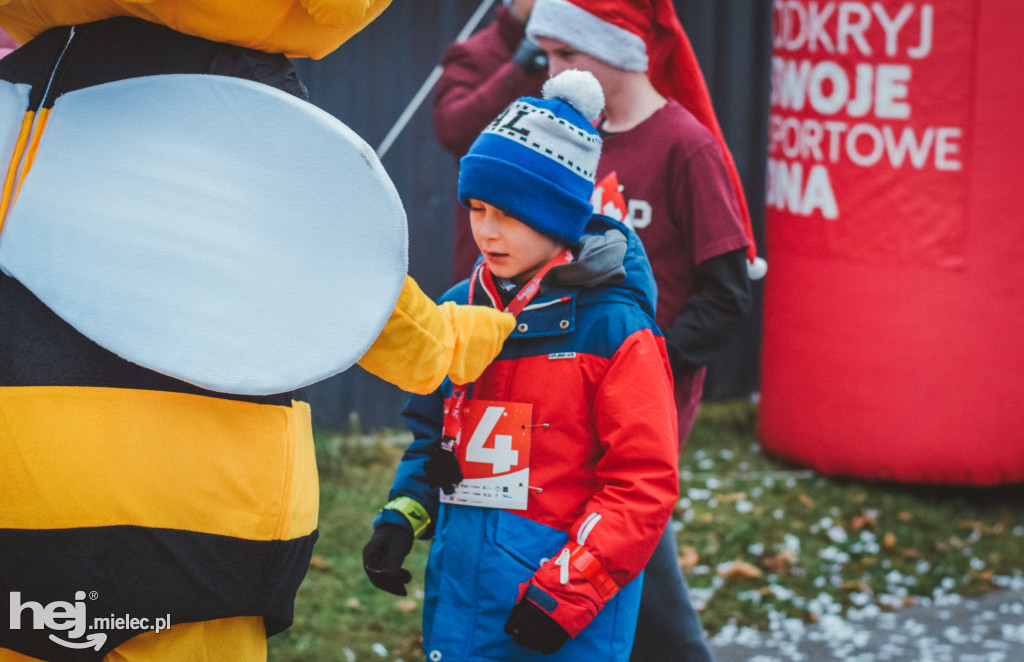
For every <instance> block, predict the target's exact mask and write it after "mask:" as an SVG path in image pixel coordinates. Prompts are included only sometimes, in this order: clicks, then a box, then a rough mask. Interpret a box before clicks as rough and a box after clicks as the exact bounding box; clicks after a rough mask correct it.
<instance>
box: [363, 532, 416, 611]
mask: <svg viewBox="0 0 1024 662" xmlns="http://www.w3.org/2000/svg"><path fill="white" fill-rule="evenodd" d="M412 541H413V535H412V529H411V528H410V527H406V526H402V525H400V524H392V523H391V522H384V523H383V524H381V525H380V526H378V527H377V528H376V529H374V530H373V537H372V538H370V542H368V543H366V547H363V570H365V571H366V576H367V577H369V578H370V582H371V583H372V584H373V585H374V586H376V587H377V588H379V589H381V590H383V591H387V592H388V593H394V594H395V595H405V585H406V584H408V583H409V580H411V579H412V574H411V573H410V572H409V571H408V570H406V569H405V568H403V567H402V561H404V560H405V557H406V556H407V555H408V554H409V551H410V550H412Z"/></svg>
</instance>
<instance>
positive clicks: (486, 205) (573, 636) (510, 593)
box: [363, 71, 679, 662]
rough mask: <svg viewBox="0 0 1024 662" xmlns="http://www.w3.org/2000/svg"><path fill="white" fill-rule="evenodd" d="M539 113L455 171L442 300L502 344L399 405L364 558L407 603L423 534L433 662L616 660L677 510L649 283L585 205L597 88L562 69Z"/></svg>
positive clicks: (497, 132) (517, 117)
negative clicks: (462, 235)
mask: <svg viewBox="0 0 1024 662" xmlns="http://www.w3.org/2000/svg"><path fill="white" fill-rule="evenodd" d="M544 97H545V98H544V99H537V98H532V97H523V98H520V99H518V100H517V101H515V102H513V104H512V105H510V106H509V107H508V108H507V109H506V110H505V112H504V113H502V114H501V115H500V116H499V117H498V118H497V119H495V120H494V121H493V122H492V123H491V124H490V125H489V126H488V127H487V128H486V129H485V130H484V132H483V133H482V134H481V135H480V136H479V137H478V138H477V140H476V141H475V142H474V144H473V146H472V147H471V148H470V150H469V152H468V154H467V155H466V156H465V157H463V158H462V160H461V167H460V174H459V198H460V200H461V202H462V203H463V204H464V205H466V206H467V207H469V209H470V220H471V225H472V229H473V234H474V238H475V240H476V242H477V245H478V246H479V248H480V251H481V253H482V260H481V261H480V262H479V263H478V265H477V267H476V269H475V271H474V273H473V276H472V278H470V279H469V280H467V281H464V282H462V283H460V284H458V285H456V286H455V287H453V288H452V289H451V290H450V291H449V292H447V293H446V294H445V295H444V296H443V297H442V299H443V300H445V301H455V302H458V303H468V302H473V303H479V304H484V305H491V306H494V307H496V308H499V309H502V310H506V311H508V312H511V313H513V314H515V315H516V317H517V327H516V330H515V331H514V332H513V333H512V335H511V336H510V337H509V339H508V340H507V341H506V343H505V346H504V349H503V350H502V352H501V353H500V354H499V356H498V358H497V359H496V360H495V361H494V362H493V363H492V364H491V365H490V367H488V368H487V369H486V370H485V371H484V373H483V374H482V375H481V376H480V378H479V379H477V380H476V381H475V382H474V383H472V384H468V385H455V384H452V383H451V382H450V381H449V382H446V383H445V384H444V385H442V387H441V388H440V389H438V390H437V391H435V392H434V393H432V394H430V395H426V396H413V397H412V398H410V400H409V402H408V404H407V406H406V408H405V410H404V412H403V415H404V417H405V419H406V421H407V423H408V425H409V427H410V429H411V430H412V432H413V433H414V436H415V441H414V442H413V443H412V445H411V446H410V447H409V449H408V450H407V451H406V453H405V455H404V456H403V458H402V461H401V463H400V465H399V467H398V471H397V476H396V478H395V481H394V484H393V486H392V490H391V494H390V499H391V501H390V502H389V503H388V504H387V505H386V506H385V508H384V510H383V511H382V512H381V514H380V515H379V516H378V517H377V518H376V519H375V521H374V534H373V537H372V539H371V540H370V542H369V543H368V544H367V545H366V548H365V549H364V551H363V559H364V567H365V569H366V572H367V574H368V576H369V577H370V580H371V581H372V582H373V583H374V585H376V586H377V587H379V588H382V589H384V590H386V591H390V592H392V593H395V594H398V595H404V594H405V586H404V584H405V583H406V582H408V581H409V580H410V578H411V576H410V574H409V572H408V571H406V570H404V569H402V567H401V566H402V562H403V560H404V558H405V556H406V555H407V554H408V552H409V550H410V549H411V547H412V543H413V540H414V537H417V536H418V537H427V536H430V535H431V534H432V535H433V537H434V542H433V545H432V547H431V551H430V560H429V562H428V566H427V578H426V599H425V603H424V615H423V637H424V650H425V651H426V652H427V655H428V659H429V660H432V661H434V662H437V661H441V660H443V661H444V662H450V661H453V660H460V661H470V662H485V661H492V662H497V661H502V662H508V661H514V660H527V659H535V658H536V657H537V652H536V651H539V652H540V653H542V654H545V655H549V656H550V657H549V658H546V659H552V660H622V661H625V660H628V659H629V654H630V649H631V647H632V643H633V633H634V630H635V627H636V617H637V616H636V615H637V606H638V603H639V600H640V586H641V580H640V578H639V576H640V574H641V572H642V569H643V567H644V565H645V564H646V562H647V560H648V558H649V557H650V555H651V552H652V551H653V549H654V547H655V545H656V544H657V542H658V539H659V538H660V537H661V534H662V531H663V530H664V528H665V525H666V524H667V522H668V519H669V514H670V512H671V510H672V506H673V504H674V503H675V501H676V498H677V494H678V488H679V483H678V475H677V469H676V465H677V457H676V448H677V445H676V414H675V407H674V404H673V399H672V378H671V372H670V367H669V363H668V359H667V356H666V353H665V343H664V340H663V338H662V336H661V334H660V332H659V331H658V329H657V327H656V326H655V323H654V302H655V298H656V293H655V287H654V279H653V275H652V273H651V269H650V266H649V264H648V262H647V258H646V255H645V253H644V250H643V248H642V246H641V244H640V242H639V240H638V238H637V236H636V234H635V233H634V232H633V231H632V230H630V229H628V228H627V227H626V226H625V225H623V224H621V223H619V222H617V221H615V220H612V219H610V218H607V217H604V216H598V215H594V214H593V209H592V206H591V203H590V198H591V194H592V192H593V188H594V173H595V171H596V169H597V161H598V159H599V157H600V145H601V140H600V137H599V136H598V135H597V133H596V132H595V131H594V129H593V128H592V127H591V125H590V123H589V121H588V120H591V119H593V118H595V117H596V116H597V114H598V113H599V112H600V110H601V107H602V106H603V103H604V100H603V95H602V93H601V89H600V85H599V84H598V83H597V81H596V79H595V78H594V77H593V76H592V75H591V74H589V73H584V72H578V71H568V72H564V73H563V74H561V75H559V76H557V77H555V78H553V79H551V80H550V81H548V83H547V84H545V87H544ZM438 488H440V489H438Z"/></svg>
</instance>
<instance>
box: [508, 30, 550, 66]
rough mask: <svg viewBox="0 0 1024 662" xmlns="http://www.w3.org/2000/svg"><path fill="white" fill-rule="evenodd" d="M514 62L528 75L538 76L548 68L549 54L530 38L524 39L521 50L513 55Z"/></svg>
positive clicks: (520, 46) (520, 43)
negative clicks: (537, 74)
mask: <svg viewBox="0 0 1024 662" xmlns="http://www.w3.org/2000/svg"><path fill="white" fill-rule="evenodd" d="M512 61H513V62H515V63H516V64H518V65H519V66H520V67H522V69H523V71H525V72H526V73H528V74H536V73H540V72H541V71H544V70H545V69H547V68H548V54H547V53H546V52H544V49H543V48H541V47H540V46H538V45H537V44H536V43H535V42H533V41H530V38H529V37H523V40H522V41H521V42H519V48H517V49H516V52H515V53H514V54H513V55H512Z"/></svg>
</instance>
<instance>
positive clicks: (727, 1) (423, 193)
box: [295, 0, 771, 430]
mask: <svg viewBox="0 0 1024 662" xmlns="http://www.w3.org/2000/svg"><path fill="white" fill-rule="evenodd" d="M499 1H500V0H499ZM479 5H480V0H435V1H432V2H416V1H412V0H395V1H394V3H393V4H392V6H391V7H390V8H388V9H387V10H386V11H385V12H384V13H383V14H382V15H381V17H380V18H379V19H377V20H376V21H375V22H374V23H372V24H370V26H369V27H367V28H366V29H365V30H364V31H363V32H361V33H359V34H358V35H356V36H355V37H353V38H352V39H351V40H350V41H349V42H347V43H346V44H344V45H343V46H342V47H341V48H339V49H338V50H337V51H335V52H334V53H332V54H331V55H329V56H327V57H325V58H324V59H322V60H318V61H312V60H306V59H302V60H296V62H295V65H296V68H297V69H298V72H299V76H300V78H301V79H302V80H303V82H305V84H306V86H307V87H308V89H309V93H310V99H311V100H312V102H313V103H315V104H316V105H318V106H320V107H321V108H323V109H325V110H326V111H328V112H330V113H331V114H333V115H334V116H335V117H337V118H338V119H340V120H341V121H342V122H344V123H345V124H347V125H348V126H349V127H351V128H352V129H353V130H354V131H355V132H356V133H358V134H359V135H360V136H362V137H363V139H364V140H366V142H367V143H369V144H370V145H371V146H372V147H374V148H377V147H378V146H379V145H380V144H381V142H382V141H383V140H384V138H385V136H386V135H387V133H388V131H389V130H390V129H391V127H392V126H393V125H394V123H395V122H396V120H398V118H399V116H400V115H401V113H402V111H403V110H404V109H405V107H406V105H407V104H408V103H409V101H410V100H411V99H412V98H413V96H414V95H415V94H416V92H417V90H419V89H420V86H421V85H422V84H423V82H424V80H426V79H427V77H428V76H429V75H430V73H431V71H432V70H433V69H434V67H435V65H436V64H437V63H438V62H440V60H441V56H442V54H443V53H444V49H445V48H446V47H447V46H448V44H450V43H451V42H452V41H453V40H454V39H455V37H456V36H457V35H458V34H459V32H460V31H461V30H462V27H463V26H464V25H465V24H466V22H467V21H468V20H469V19H470V17H471V16H472V15H473V13H474V11H475V10H476V9H477V7H478V6H479ZM676 9H677V11H678V14H679V18H680V20H681V22H682V24H683V27H684V28H686V31H687V33H688V35H689V37H690V41H691V42H692V44H693V48H694V50H695V52H696V53H697V58H698V60H699V61H700V63H701V67H702V69H703V71H704V74H705V77H706V78H707V81H708V87H709V89H710V91H711V97H712V101H713V102H714V105H715V109H716V111H717V113H718V117H719V121H720V122H721V124H722V130H723V132H724V133H725V138H726V141H727V142H728V144H729V146H730V149H731V150H732V153H733V158H734V159H735V160H736V165H737V167H738V169H739V172H740V177H741V178H742V180H743V184H744V188H745V190H746V193H747V198H748V201H749V204H750V210H751V215H752V217H753V224H754V231H755V236H756V239H757V240H758V244H759V251H760V253H761V254H762V255H765V254H766V251H765V250H764V245H763V219H764V204H763V200H764V186H765V172H764V166H765V162H766V144H767V139H766V131H767V121H768V120H767V118H768V105H769V95H770V89H769V84H770V81H769V63H770V57H771V26H770V21H771V1H770V0H676ZM492 16H493V9H492V10H491V11H490V12H488V14H487V16H486V17H485V18H484V20H483V22H482V23H481V25H485V24H486V23H488V22H489V21H490V20H491V17H492ZM431 99H432V96H428V97H427V98H426V100H425V101H424V102H423V104H422V106H421V107H420V108H419V110H418V112H417V113H416V114H415V115H414V116H413V118H412V120H411V121H410V122H409V124H408V125H407V126H406V127H405V130H404V131H403V132H402V134H401V135H400V136H399V138H398V139H397V140H396V141H395V143H394V144H393V145H392V146H391V147H390V149H389V151H388V153H387V154H386V155H385V157H384V159H383V163H384V167H385V168H386V169H387V171H388V173H389V174H390V175H391V178H392V179H393V180H394V182H395V185H396V187H397V188H398V191H399V193H400V195H401V196H402V200H403V202H404V204H405V208H406V212H407V214H408V218H409V272H410V273H411V274H412V276H413V277H414V278H415V279H416V280H417V281H418V282H419V283H420V285H421V286H422V287H423V289H424V291H426V292H427V294H429V295H431V296H437V295H440V294H441V293H442V292H443V291H444V290H445V289H446V288H447V287H448V285H449V284H450V280H451V274H450V264H451V245H452V236H453V231H452V218H453V214H454V208H455V205H456V204H457V202H456V200H455V182H456V178H457V169H456V164H455V161H454V159H453V158H452V157H451V155H449V154H448V153H447V152H445V151H444V149H443V148H442V147H441V146H440V145H439V144H438V142H437V140H436V139H435V138H434V134H433V129H432V128H431V110H430V106H431ZM366 222H367V223H373V219H372V218H368V219H366ZM761 289H762V284H760V283H759V284H756V285H755V309H754V312H753V313H752V314H751V315H750V316H749V317H748V318H747V320H746V321H745V323H744V325H743V327H742V329H741V330H740V332H739V333H738V334H737V337H736V338H735V339H734V340H733V342H732V343H731V344H730V346H729V347H728V348H727V349H726V350H724V351H723V352H722V353H721V354H720V355H719V357H718V358H717V359H716V360H715V362H714V363H713V364H712V365H711V366H709V369H708V381H707V384H706V386H705V398H715V399H722V398H736V397H747V396H749V395H751V394H752V393H754V392H756V391H757V389H758V373H759V348H760V332H761ZM307 395H308V398H309V401H310V404H311V405H312V407H313V422H314V425H315V426H316V427H317V428H318V429H334V430H337V429H347V428H348V427H349V426H350V425H351V424H352V422H353V421H356V420H357V421H358V423H359V425H360V427H361V428H362V429H363V430H373V429H378V428H383V427H399V426H401V419H400V418H399V415H398V412H399V410H400V409H401V406H402V404H403V402H404V400H405V395H404V394H403V393H402V392H401V391H399V390H398V389H397V388H395V387H393V386H391V385H389V384H386V383H384V382H382V381H381V380H379V379H377V378H375V377H373V376H372V375H369V374H367V373H366V372H364V371H362V370H361V369H360V368H358V367H354V368H352V369H351V370H349V371H347V372H345V373H343V374H341V375H338V376H336V377H333V378H331V379H328V380H325V381H324V382H321V383H319V384H315V385H313V386H311V387H309V389H308V392H307Z"/></svg>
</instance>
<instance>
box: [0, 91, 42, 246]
mask: <svg viewBox="0 0 1024 662" xmlns="http://www.w3.org/2000/svg"><path fill="white" fill-rule="evenodd" d="M35 116H36V114H35V113H34V112H33V111H31V110H30V111H28V112H27V113H25V117H24V118H23V119H22V120H21V131H20V132H19V133H18V138H17V140H16V141H15V143H14V153H13V154H11V162H10V163H9V164H8V165H7V173H6V174H5V175H4V185H3V188H2V189H0V229H3V227H4V218H5V217H6V216H7V210H8V209H10V207H11V203H13V201H14V195H15V182H16V181H17V178H18V169H19V168H20V167H21V158H22V156H24V155H25V146H26V145H27V144H28V138H29V135H31V133H32V121H33V120H34V119H35Z"/></svg>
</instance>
